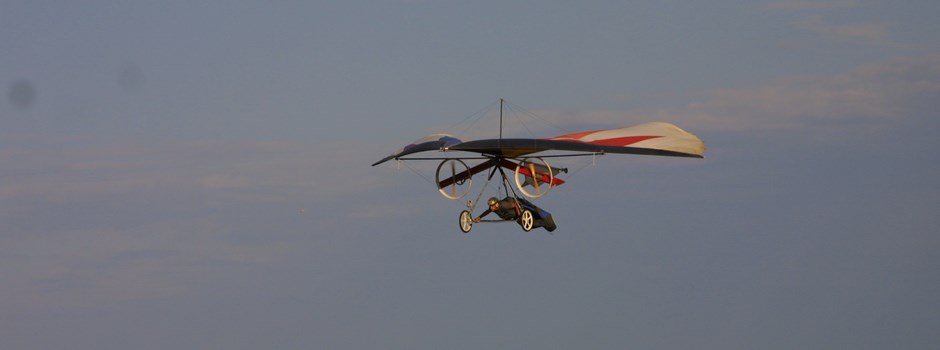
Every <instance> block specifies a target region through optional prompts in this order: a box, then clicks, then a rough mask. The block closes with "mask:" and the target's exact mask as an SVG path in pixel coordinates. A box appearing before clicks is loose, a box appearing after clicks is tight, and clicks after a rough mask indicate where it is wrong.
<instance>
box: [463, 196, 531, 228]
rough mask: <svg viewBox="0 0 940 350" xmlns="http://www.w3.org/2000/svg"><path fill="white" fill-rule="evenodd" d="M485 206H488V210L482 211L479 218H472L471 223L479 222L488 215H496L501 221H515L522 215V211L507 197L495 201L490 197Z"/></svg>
mask: <svg viewBox="0 0 940 350" xmlns="http://www.w3.org/2000/svg"><path fill="white" fill-rule="evenodd" d="M486 204H487V205H488V206H489V208H488V209H486V210H485V211H483V213H481V214H480V216H478V217H476V218H474V219H473V222H480V219H482V218H483V217H484V216H487V215H489V214H490V213H496V215H499V218H500V219H503V220H516V219H517V218H519V215H522V209H520V208H519V206H518V205H516V201H514V200H512V198H509V197H506V199H503V200H499V199H496V197H491V198H490V199H488V200H487V201H486Z"/></svg>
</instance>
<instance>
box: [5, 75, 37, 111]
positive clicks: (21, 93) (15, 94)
mask: <svg viewBox="0 0 940 350" xmlns="http://www.w3.org/2000/svg"><path fill="white" fill-rule="evenodd" d="M7 97H8V98H9V99H10V103H12V104H13V107H16V108H17V109H21V110H25V109H29V108H30V107H32V106H33V104H34V103H36V88H34V87H33V84H32V83H30V82H29V80H17V81H15V82H13V84H12V85H10V90H9V91H8V93H7Z"/></svg>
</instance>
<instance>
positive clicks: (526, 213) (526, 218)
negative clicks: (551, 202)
mask: <svg viewBox="0 0 940 350" xmlns="http://www.w3.org/2000/svg"><path fill="white" fill-rule="evenodd" d="M519 224H520V225H522V230H523V231H525V232H529V231H532V226H533V225H535V215H533V214H532V211H531V210H529V209H525V210H523V211H522V216H521V217H519Z"/></svg>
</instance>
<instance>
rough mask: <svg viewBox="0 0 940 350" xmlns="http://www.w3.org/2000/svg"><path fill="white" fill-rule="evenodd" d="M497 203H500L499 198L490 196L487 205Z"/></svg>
mask: <svg viewBox="0 0 940 350" xmlns="http://www.w3.org/2000/svg"><path fill="white" fill-rule="evenodd" d="M496 203H499V199H496V197H490V199H487V200H486V205H495V204H496Z"/></svg>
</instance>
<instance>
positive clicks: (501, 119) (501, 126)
mask: <svg viewBox="0 0 940 350" xmlns="http://www.w3.org/2000/svg"><path fill="white" fill-rule="evenodd" d="M502 141H503V98H502V97H500V98H499V141H498V142H497V145H500V146H501V143H502Z"/></svg>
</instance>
